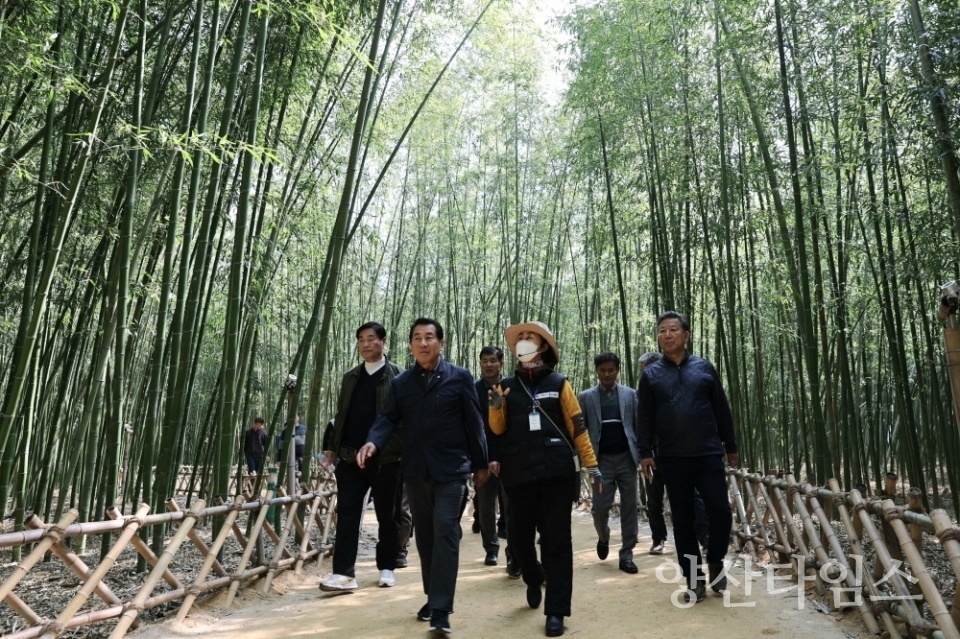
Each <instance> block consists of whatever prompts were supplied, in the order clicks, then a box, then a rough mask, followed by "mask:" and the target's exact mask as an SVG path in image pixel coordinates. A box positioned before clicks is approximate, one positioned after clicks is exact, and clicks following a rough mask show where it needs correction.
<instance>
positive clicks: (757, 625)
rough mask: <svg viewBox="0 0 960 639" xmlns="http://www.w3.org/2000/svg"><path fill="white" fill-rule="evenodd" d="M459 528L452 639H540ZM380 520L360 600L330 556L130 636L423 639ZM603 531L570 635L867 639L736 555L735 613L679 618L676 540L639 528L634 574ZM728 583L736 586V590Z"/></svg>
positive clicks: (413, 596)
mask: <svg viewBox="0 0 960 639" xmlns="http://www.w3.org/2000/svg"><path fill="white" fill-rule="evenodd" d="M463 521H464V534H463V542H462V544H461V550H460V573H459V578H458V581H457V595H456V611H455V612H454V613H453V614H452V615H450V622H451V626H452V628H453V636H455V637H461V638H467V637H470V638H487V637H496V638H497V639H527V638H528V637H536V636H543V623H544V616H543V609H542V607H541V609H539V610H531V609H530V608H529V607H528V606H527V604H526V599H525V586H524V584H523V582H522V581H520V580H511V579H509V578H508V577H507V575H506V572H505V569H504V559H503V553H501V556H500V565H499V566H485V565H484V564H483V557H484V553H483V548H482V545H481V542H480V536H479V535H475V534H472V533H471V532H470V523H471V521H472V520H471V517H469V516H464V519H463ZM375 523H376V522H375V519H374V517H373V512H372V511H371V512H369V513H368V515H367V517H366V518H365V520H364V534H363V536H362V538H361V544H362V545H361V550H360V556H359V557H358V559H357V582H358V583H359V585H360V588H359V589H358V590H356V591H353V592H351V593H348V594H339V593H336V594H330V593H322V592H320V590H319V589H318V588H317V585H318V582H319V580H320V578H321V577H325V576H327V575H328V574H329V572H330V559H329V558H325V559H323V561H322V562H321V563H320V564H319V565H316V564H313V565H311V567H310V568H308V569H306V570H305V572H304V574H303V575H302V576H297V575H294V574H293V573H292V572H289V571H288V572H285V573H283V574H282V575H281V576H280V577H279V578H278V579H277V580H275V581H274V589H275V592H271V594H269V595H266V596H264V595H260V594H259V592H258V591H256V590H255V589H253V588H247V589H244V590H243V591H242V592H241V596H240V597H239V598H238V600H237V603H235V604H234V605H233V607H232V608H231V609H230V610H224V609H222V608H221V607H218V606H219V605H220V604H221V601H222V595H216V596H213V597H211V598H210V599H208V600H206V601H205V602H203V603H202V604H198V605H197V606H194V608H193V611H192V612H191V614H190V616H189V617H188V618H187V619H186V621H185V622H184V623H180V624H178V623H176V622H174V621H167V622H162V623H160V622H158V623H154V624H151V625H147V626H145V627H143V628H141V629H140V630H139V631H137V632H134V633H132V634H131V635H130V636H131V637H134V638H135V639H161V638H164V639H165V638H168V637H199V636H202V637H209V638H211V639H215V638H223V639H227V638H231V639H232V638H235V637H243V638H244V639H281V638H282V639H287V638H290V639H295V638H296V639H300V638H304V639H307V638H313V637H317V638H319V637H334V636H335V637H338V638H340V639H344V638H351V637H364V638H384V639H391V638H397V639H400V638H406V637H412V636H426V635H429V631H428V624H426V623H423V622H419V621H417V619H416V612H417V610H419V608H420V607H421V606H422V605H423V603H424V602H425V601H426V598H425V596H424V595H423V591H422V586H421V582H420V564H419V558H418V556H417V552H416V547H415V544H413V543H411V545H410V556H409V563H410V565H409V567H408V568H405V569H402V570H398V571H397V572H396V575H397V585H396V586H395V587H393V588H378V587H377V585H376V584H377V577H378V574H377V570H376V565H375V561H374V555H373V541H374V539H375V537H374V535H375V534H376V530H375ZM610 527H611V530H612V531H613V535H612V538H611V548H610V556H609V557H608V558H607V560H606V561H600V560H599V559H598V558H597V554H596V533H595V532H594V529H593V522H592V519H591V517H590V515H589V513H586V512H582V511H574V513H573V544H574V590H573V598H574V600H573V615H572V616H571V617H568V618H567V619H565V622H566V635H568V636H573V635H578V636H580V637H589V638H592V637H612V638H616V639H620V638H628V637H644V638H646V639H657V638H661V639H671V638H677V639H687V638H691V637H697V636H701V637H705V636H710V637H711V638H712V639H751V638H754V637H776V638H777V639H807V638H809V637H818V638H822V639H861V638H865V637H867V636H868V634H867V632H866V630H865V629H864V628H863V626H862V624H861V622H860V617H859V614H858V613H857V612H856V610H855V609H850V608H847V609H845V610H847V612H846V613H838V612H832V613H831V612H828V611H827V609H826V608H825V607H824V606H823V605H822V604H820V603H819V602H817V601H814V600H812V599H811V598H809V596H808V594H809V593H805V594H804V597H803V603H804V605H803V608H802V609H801V608H799V607H798V600H799V598H798V594H797V590H796V588H794V589H793V590H791V591H789V592H784V593H778V594H771V593H769V592H768V586H767V574H766V572H765V571H761V570H757V569H756V568H755V569H754V575H755V576H754V578H753V580H752V582H751V588H750V590H749V591H747V590H746V588H745V580H744V579H743V575H744V564H743V561H742V560H741V559H739V558H737V557H736V555H734V554H729V555H728V556H727V561H728V563H730V562H732V567H731V568H730V574H731V576H732V577H733V580H731V588H730V592H729V594H730V596H729V604H733V606H731V605H727V603H726V602H725V600H724V597H722V596H720V595H718V594H714V593H713V592H711V591H709V590H708V595H707V599H706V601H704V602H702V603H700V604H697V605H696V606H694V607H693V608H692V609H681V608H679V607H677V606H675V605H674V604H673V603H672V602H671V594H672V593H673V592H674V591H675V590H676V588H677V585H676V584H673V585H671V584H668V583H663V582H661V581H660V580H659V579H658V576H657V568H658V566H660V565H661V564H663V563H664V562H668V561H675V560H676V553H675V552H674V549H673V545H672V543H669V544H668V546H667V548H668V553H667V554H665V555H663V556H662V557H654V556H651V555H648V554H647V553H646V551H647V550H648V549H649V547H650V542H651V539H650V530H649V528H648V527H647V526H646V525H645V524H644V523H643V522H641V528H640V543H639V544H638V546H637V549H636V551H635V555H634V560H635V561H636V563H637V566H638V567H639V568H640V573H639V574H636V575H628V574H626V573H623V572H621V571H620V570H618V569H617V550H618V548H619V522H618V521H616V520H612V521H611V526H610ZM660 574H661V575H663V576H664V577H666V578H667V579H669V578H671V577H672V576H673V575H674V574H676V573H675V570H673V569H671V568H666V569H664V570H661V572H660ZM734 580H735V581H736V582H739V585H735V584H734V583H732V582H733V581H734ZM789 585H790V583H789V580H784V579H778V580H777V581H776V584H775V586H776V587H777V588H784V587H787V586H789ZM828 596H829V595H828ZM681 601H682V600H681ZM734 606H736V607H734Z"/></svg>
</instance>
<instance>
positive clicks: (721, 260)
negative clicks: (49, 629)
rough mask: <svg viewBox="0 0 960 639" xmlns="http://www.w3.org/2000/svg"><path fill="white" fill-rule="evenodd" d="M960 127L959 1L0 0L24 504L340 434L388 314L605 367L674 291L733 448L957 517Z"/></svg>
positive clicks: (584, 372)
mask: <svg viewBox="0 0 960 639" xmlns="http://www.w3.org/2000/svg"><path fill="white" fill-rule="evenodd" d="M958 135H960V4H958V3H957V2H956V1H955V0H897V1H892V0H701V1H694V0H680V1H678V2H654V1H653V0H568V1H561V0H553V1H551V2H545V1H543V0H74V1H67V0H48V1H42V2H41V1H35V0H0V374H2V376H0V391H2V392H0V401H2V403H3V406H2V410H0V504H2V505H3V506H4V528H3V532H15V531H25V530H26V529H27V527H26V526H25V522H27V521H28V520H29V519H30V517H31V516H32V515H35V516H36V517H38V518H39V519H40V520H42V521H44V522H56V521H58V520H60V519H61V517H62V516H63V514H64V513H65V512H67V511H68V510H69V509H73V508H75V509H77V510H78V511H79V517H78V518H77V521H78V522H87V521H98V520H102V519H104V518H105V516H106V515H105V514H106V513H107V512H108V511H109V510H110V509H111V508H116V509H117V510H118V511H119V512H123V513H132V512H134V511H135V510H136V508H137V506H138V505H139V504H141V503H144V504H147V505H148V506H149V507H150V509H151V512H154V513H162V512H166V510H167V508H166V507H165V505H164V504H165V502H166V500H167V499H168V498H170V497H172V496H173V494H174V491H175V483H176V481H177V477H178V472H179V470H180V469H181V468H183V467H189V468H192V469H194V471H195V473H196V476H197V477H199V478H200V479H198V481H197V482H196V484H195V488H193V489H191V494H190V496H189V500H195V499H203V500H206V501H207V502H211V500H214V499H215V498H222V499H223V500H225V501H230V500H232V499H233V498H234V497H235V496H236V494H237V492H239V489H237V488H236V485H235V484H232V483H231V481H232V478H233V477H234V476H235V474H236V473H238V472H240V471H241V470H242V466H243V463H244V456H243V445H244V432H245V430H246V429H247V428H248V427H249V426H250V424H251V422H252V420H253V418H254V417H256V416H263V417H264V418H265V420H266V425H265V427H266V430H267V432H268V441H270V442H273V441H274V438H275V437H276V435H278V434H282V437H283V438H284V439H285V440H286V441H290V438H291V436H292V434H293V428H294V425H295V423H296V421H295V415H297V414H299V415H301V416H302V417H301V421H302V422H303V423H304V424H305V425H306V426H307V429H308V431H307V432H308V435H307V444H306V454H305V457H304V459H305V464H306V465H305V467H304V468H303V469H302V472H303V473H307V472H309V471H310V468H311V465H312V467H313V468H316V467H317V465H318V457H317V453H319V452H320V451H321V450H323V447H322V445H321V437H322V436H323V430H324V426H325V425H326V424H327V422H329V421H330V420H331V419H332V418H333V417H334V415H335V413H336V408H337V394H338V392H339V389H340V383H341V379H342V377H343V375H344V373H345V371H347V370H348V369H350V368H351V367H354V366H356V365H357V364H358V363H360V362H361V360H360V359H359V358H358V356H357V345H356V344H357V342H356V336H355V331H356V330H357V327H358V326H360V325H361V324H363V323H364V322H368V321H371V320H372V321H377V322H380V323H382V324H383V325H384V326H385V327H386V329H387V334H388V338H387V354H388V357H389V358H390V359H391V360H393V361H394V362H395V363H397V364H398V365H399V366H400V367H401V368H405V367H408V366H410V365H412V364H413V363H414V358H413V356H412V355H411V352H410V348H409V344H408V337H407V333H408V330H409V327H410V324H411V322H412V320H413V319H414V318H417V317H430V318H436V319H437V320H439V321H440V322H441V323H442V324H443V326H444V330H445V333H446V334H445V347H444V350H443V356H444V357H445V358H446V359H447V360H449V361H450V362H452V363H454V364H457V365H459V366H463V367H465V368H468V369H470V370H471V371H472V372H473V373H474V377H475V378H476V377H479V376H480V372H479V365H478V356H477V354H478V352H479V351H480V349H481V348H482V347H483V346H485V345H488V344H492V345H498V346H501V347H504V348H506V346H505V344H504V336H503V333H504V329H505V328H506V327H507V326H510V325H512V324H517V323H520V322H526V321H542V322H544V323H546V324H547V325H548V326H549V327H551V329H552V330H553V331H554V335H555V336H556V340H557V343H558V344H559V348H560V351H561V352H562V357H561V358H560V362H559V365H558V368H557V370H558V371H559V372H561V373H563V375H565V376H566V377H567V378H568V379H569V381H570V383H571V385H572V386H573V388H574V389H575V390H576V391H577V392H579V391H580V390H584V389H588V388H590V387H592V386H595V385H596V377H595V375H594V361H593V358H594V355H596V354H597V353H599V352H601V351H606V350H611V351H614V352H616V353H618V354H619V355H620V357H621V359H622V362H623V365H622V369H621V371H620V382H621V383H622V384H624V385H626V386H631V387H635V386H636V384H637V382H638V378H639V375H638V372H637V360H638V358H639V356H640V355H642V354H643V353H645V352H647V351H657V350H658V344H657V325H656V319H657V317H658V316H659V315H660V314H661V313H662V312H664V311H667V310H675V311H679V312H681V313H683V314H685V315H686V316H687V317H688V318H689V320H690V324H691V334H692V338H691V342H690V350H691V352H693V353H695V354H697V355H699V356H701V357H704V358H706V359H708V360H710V361H711V362H713V363H714V365H715V366H716V368H717V371H718V372H719V375H720V378H721V379H722V381H723V385H724V388H725V389H726V392H727V394H728V396H729V400H730V404H731V406H732V410H733V415H734V424H735V428H736V433H737V438H738V442H739V447H740V464H741V466H742V467H743V468H745V469H748V470H749V471H752V472H759V473H765V474H777V473H780V474H781V475H782V474H784V473H790V474H792V475H793V476H794V477H796V478H797V479H798V480H799V481H804V482H810V484H811V485H814V486H825V485H826V484H827V482H828V480H832V479H833V480H836V481H837V482H838V484H839V486H842V488H843V490H850V489H853V488H854V487H858V489H859V490H860V492H861V493H862V494H863V495H864V496H865V497H866V496H868V495H873V494H883V493H884V482H885V481H886V480H887V479H888V476H889V475H888V474H890V473H893V474H895V475H896V477H897V478H898V479H897V481H900V482H902V483H903V486H904V487H905V488H906V487H912V488H916V489H919V491H920V499H921V500H922V504H923V508H925V509H937V508H943V509H946V510H947V511H948V512H949V514H950V517H951V518H952V519H953V521H954V522H956V510H955V506H954V505H955V496H956V495H958V494H960V429H958V424H960V419H958V417H957V411H958V410H960V405H956V404H955V399H960V369H957V371H955V372H954V373H953V374H954V375H957V376H958V377H957V379H956V380H954V383H955V384H957V390H956V391H955V390H953V387H952V385H951V366H950V365H949V362H950V360H949V357H950V355H951V353H952V352H954V350H956V349H960V345H958V346H955V347H953V349H951V348H948V347H947V346H945V341H944V340H945V337H944V336H945V331H950V330H957V321H956V319H955V317H954V316H953V315H950V316H948V317H943V316H941V317H939V318H938V308H939V307H940V304H941V285H943V284H944V283H946V282H949V281H951V280H960V163H958V157H957V151H956V148H957V145H958ZM953 296H954V297H953V302H954V310H955V309H956V304H955V303H956V291H954V293H953ZM947 297H948V298H949V293H948V294H947ZM958 344H960V342H958ZM957 352H958V353H960V350H958V351H957ZM508 360H509V355H508ZM955 365H960V360H958V361H957V362H956V363H955ZM509 366H510V364H509V361H508V368H507V370H509ZM291 375H292V376H295V378H296V379H295V381H291V382H290V383H289V384H288V379H293V378H288V376H291ZM284 472H285V471H284V470H283V469H282V467H281V471H280V473H281V476H282V475H283V473H284ZM189 500H188V503H189ZM215 530H216V525H215ZM144 532H145V531H141V536H143V537H144V539H145V540H146V541H147V542H148V543H150V544H152V546H153V548H154V552H156V553H157V554H159V550H160V549H161V547H162V539H163V534H166V532H168V531H164V529H163V527H162V526H157V527H154V528H153V529H152V533H151V534H152V535H153V538H152V539H150V535H147V534H144ZM465 537H466V536H465ZM4 552H6V551H4ZM103 552H106V549H104V550H103ZM19 557H20V555H19V552H17V553H16V554H15V558H17V559H18V558H19ZM141 567H142V565H141ZM0 600H2V597H0ZM31 636H32V635H31ZM37 636H39V635H37ZM45 636H46V635H45ZM50 636H54V635H50ZM931 636H932V635H931Z"/></svg>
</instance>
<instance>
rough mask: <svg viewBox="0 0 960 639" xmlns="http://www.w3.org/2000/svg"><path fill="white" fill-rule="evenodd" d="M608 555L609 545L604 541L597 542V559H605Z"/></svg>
mask: <svg viewBox="0 0 960 639" xmlns="http://www.w3.org/2000/svg"><path fill="white" fill-rule="evenodd" d="M609 554H610V544H608V543H606V542H604V541H598V542H597V557H599V558H600V559H606V558H607V555H609Z"/></svg>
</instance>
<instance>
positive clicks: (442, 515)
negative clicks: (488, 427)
mask: <svg viewBox="0 0 960 639" xmlns="http://www.w3.org/2000/svg"><path fill="white" fill-rule="evenodd" d="M410 350H411V351H413V356H414V359H416V365H414V366H412V367H410V368H408V369H407V370H405V371H403V372H402V373H400V374H399V375H397V376H396V377H395V378H394V379H393V382H391V384H390V392H389V394H388V395H387V403H386V406H384V409H383V412H382V413H380V416H379V417H377V421H376V422H375V423H374V425H373V427H372V428H371V429H370V434H369V435H368V436H367V443H366V444H364V445H363V447H362V448H361V449H360V451H359V452H358V453H357V463H358V464H359V465H360V467H361V468H365V467H367V466H368V465H370V464H371V463H372V462H373V461H375V456H376V455H377V454H381V453H380V451H383V449H384V446H386V445H387V444H388V442H389V441H390V439H391V437H393V436H394V433H395V432H396V431H397V428H398V427H399V426H400V424H401V422H402V423H403V428H400V436H401V439H402V442H403V461H402V468H403V481H404V485H405V487H406V491H407V500H408V501H409V502H410V512H411V513H412V515H413V536H414V539H415V540H416V544H417V552H418V553H419V554H420V574H421V577H422V579H423V592H424V593H425V594H426V595H427V603H426V604H424V606H423V607H422V608H421V609H420V611H419V612H418V613H417V619H419V620H421V621H427V620H429V621H430V629H431V630H436V631H439V632H450V613H451V612H453V598H454V592H455V590H456V586H457V569H458V563H459V559H460V504H461V502H462V501H463V498H464V496H465V495H466V491H467V479H468V478H469V477H470V473H471V471H472V472H473V482H474V484H475V485H476V486H478V487H482V486H483V484H484V483H485V482H486V480H487V477H488V474H489V473H488V471H487V443H486V436H485V435H484V432H483V418H482V417H481V416H480V402H479V401H478V400H477V390H476V388H475V387H474V385H473V375H471V374H470V371H468V370H467V369H465V368H460V367H459V366H454V365H453V364H450V363H449V362H447V361H446V360H445V359H443V356H442V352H443V327H442V326H441V325H440V323H439V322H438V321H436V320H433V319H429V318H426V317H421V318H419V319H416V320H414V322H413V325H412V326H411V327H410ZM384 452H385V451H384ZM394 502H395V496H394V499H391V503H394Z"/></svg>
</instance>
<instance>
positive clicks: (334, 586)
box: [320, 574, 382, 592]
mask: <svg viewBox="0 0 960 639" xmlns="http://www.w3.org/2000/svg"><path fill="white" fill-rule="evenodd" d="M381 579H382V577H381ZM356 589H357V580H356V579H355V578H353V577H347V576H346V575H336V574H334V575H330V576H329V577H327V579H326V580H324V581H321V582H320V590H325V591H327V592H335V591H340V590H356Z"/></svg>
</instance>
